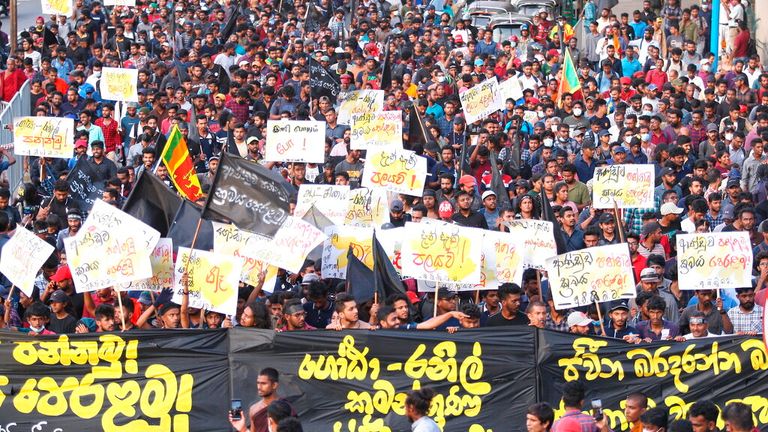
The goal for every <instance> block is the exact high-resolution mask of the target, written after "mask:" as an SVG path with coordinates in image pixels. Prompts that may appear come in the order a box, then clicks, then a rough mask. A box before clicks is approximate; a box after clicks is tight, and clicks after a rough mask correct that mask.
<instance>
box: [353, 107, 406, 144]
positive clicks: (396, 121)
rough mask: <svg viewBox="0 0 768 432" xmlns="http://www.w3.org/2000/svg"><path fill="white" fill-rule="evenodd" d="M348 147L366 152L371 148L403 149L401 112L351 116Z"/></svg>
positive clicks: (368, 113)
mask: <svg viewBox="0 0 768 432" xmlns="http://www.w3.org/2000/svg"><path fill="white" fill-rule="evenodd" d="M351 121H352V124H351V125H350V126H351V130H350V132H351V136H350V142H349V144H350V146H351V147H352V148H353V149H361V150H366V149H369V148H373V147H389V148H402V147H403V112H402V111H380V112H364V113H362V114H353V115H352V120H351Z"/></svg>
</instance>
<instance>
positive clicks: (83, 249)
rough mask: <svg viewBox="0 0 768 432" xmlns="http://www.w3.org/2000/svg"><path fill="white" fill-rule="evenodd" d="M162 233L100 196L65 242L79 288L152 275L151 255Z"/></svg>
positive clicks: (79, 290) (85, 290)
mask: <svg viewBox="0 0 768 432" xmlns="http://www.w3.org/2000/svg"><path fill="white" fill-rule="evenodd" d="M159 239H160V233H159V232H158V231H157V230H155V229H153V228H152V227H150V226H148V225H147V224H145V223H143V222H141V221H140V220H138V219H136V218H134V217H133V216H130V215H128V214H126V213H123V212H122V211H120V210H118V209H117V208H115V207H113V206H111V205H109V204H107V203H105V202H104V201H102V200H97V201H96V203H95V204H94V205H93V209H92V210H91V213H90V214H89V215H88V218H87V219H86V220H85V222H84V223H83V226H82V227H81V228H80V231H78V232H77V234H76V235H75V236H74V237H69V238H67V239H66V241H65V242H64V247H65V249H66V251H67V263H68V264H69V267H70V268H71V269H72V276H73V279H74V281H75V289H76V290H77V292H88V291H95V290H97V289H101V288H105V287H109V286H112V285H119V284H124V283H128V282H133V281H135V280H141V279H149V278H151V277H152V263H151V261H150V255H151V254H152V252H153V251H154V249H155V246H156V245H157V242H158V241H159Z"/></svg>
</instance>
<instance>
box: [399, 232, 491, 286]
mask: <svg viewBox="0 0 768 432" xmlns="http://www.w3.org/2000/svg"><path fill="white" fill-rule="evenodd" d="M482 243H483V238H482V237H478V236H477V235H475V233H474V232H473V231H471V230H468V229H466V228H462V227H460V226H458V225H448V224H444V225H436V224H435V225H431V224H430V225H425V224H420V223H411V222H408V223H406V224H405V238H404V239H403V247H402V251H401V257H400V260H401V262H402V266H403V274H405V275H407V276H411V277H413V278H415V279H424V280H431V281H436V282H462V283H471V284H477V283H480V280H481V270H482V262H481V260H482Z"/></svg>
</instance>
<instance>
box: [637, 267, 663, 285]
mask: <svg viewBox="0 0 768 432" xmlns="http://www.w3.org/2000/svg"><path fill="white" fill-rule="evenodd" d="M640 280H641V281H645V282H658V281H659V280H661V278H660V277H659V274H658V273H656V270H654V269H652V268H650V267H649V268H644V269H643V270H642V271H641V272H640Z"/></svg>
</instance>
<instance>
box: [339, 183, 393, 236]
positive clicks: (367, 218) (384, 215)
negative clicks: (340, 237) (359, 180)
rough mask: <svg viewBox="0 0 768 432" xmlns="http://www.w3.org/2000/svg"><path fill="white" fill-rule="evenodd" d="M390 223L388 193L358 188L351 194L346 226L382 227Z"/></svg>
mask: <svg viewBox="0 0 768 432" xmlns="http://www.w3.org/2000/svg"><path fill="white" fill-rule="evenodd" d="M387 222H389V206H388V205H387V192H386V191H385V190H384V189H381V188H373V189H369V188H357V189H354V190H351V191H350V192H349V207H348V208H347V217H346V218H345V219H344V225H350V226H359V227H370V226H374V227H380V226H382V225H384V224H385V223H387Z"/></svg>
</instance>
